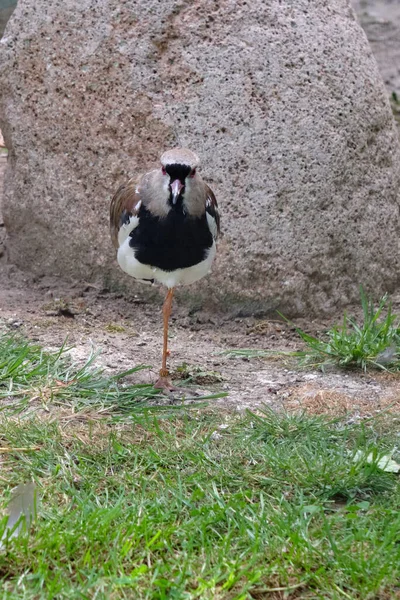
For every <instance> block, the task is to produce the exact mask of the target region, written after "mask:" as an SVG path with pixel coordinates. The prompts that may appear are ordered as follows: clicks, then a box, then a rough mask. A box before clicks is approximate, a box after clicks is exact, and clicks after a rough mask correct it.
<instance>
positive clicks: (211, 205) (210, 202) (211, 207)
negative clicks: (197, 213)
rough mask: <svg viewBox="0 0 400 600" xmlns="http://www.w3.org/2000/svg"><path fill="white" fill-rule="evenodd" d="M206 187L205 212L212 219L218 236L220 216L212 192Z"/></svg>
mask: <svg viewBox="0 0 400 600" xmlns="http://www.w3.org/2000/svg"><path fill="white" fill-rule="evenodd" d="M205 185H206V190H207V199H206V211H207V212H208V213H209V214H210V215H211V216H212V217H213V219H214V220H215V224H216V226H217V233H218V235H219V234H220V233H221V229H220V216H219V211H218V204H217V199H216V198H215V195H214V192H213V191H212V189H211V188H210V186H208V185H207V184H205Z"/></svg>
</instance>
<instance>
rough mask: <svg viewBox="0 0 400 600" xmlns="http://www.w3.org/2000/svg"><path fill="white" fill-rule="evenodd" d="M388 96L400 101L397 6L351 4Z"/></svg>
mask: <svg viewBox="0 0 400 600" xmlns="http://www.w3.org/2000/svg"><path fill="white" fill-rule="evenodd" d="M352 5H353V7H354V10H355V11H356V13H357V16H358V18H359V20H360V23H361V25H362V27H363V29H364V30H365V33H366V34H367V37H368V41H369V43H370V44H371V48H372V51H373V53H374V56H375V58H376V60H377V62H378V66H379V70H380V72H381V74H382V77H383V80H384V82H385V85H386V88H387V90H388V91H389V94H392V93H393V92H395V93H396V94H397V96H398V97H399V99H400V2H399V1H398V0H352Z"/></svg>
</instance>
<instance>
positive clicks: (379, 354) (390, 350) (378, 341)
mask: <svg viewBox="0 0 400 600" xmlns="http://www.w3.org/2000/svg"><path fill="white" fill-rule="evenodd" d="M361 308H362V319H361V321H359V320H358V319H356V318H355V317H349V316H347V314H345V315H344V316H343V319H342V323H341V324H340V325H335V326H334V327H331V328H330V329H329V330H328V331H327V332H326V333H325V334H322V335H320V336H319V337H315V336H312V335H309V334H308V333H306V332H305V331H303V330H302V329H300V328H298V327H295V329H296V331H297V333H298V335H299V337H300V338H301V340H302V341H303V342H304V344H305V346H306V348H305V349H304V350H298V351H293V352H282V351H279V350H264V349H256V348H239V349H234V350H228V351H227V352H226V354H227V355H228V356H231V357H232V358H247V359H249V360H250V359H253V358H272V357H275V358H276V357H278V356H279V357H286V358H290V357H292V358H296V359H297V360H298V361H299V362H300V364H301V365H303V366H304V365H306V366H314V367H320V368H322V369H324V368H325V367H328V366H332V365H334V366H337V367H342V368H354V369H362V370H363V371H366V370H367V369H371V368H373V369H384V370H387V371H392V372H395V371H400V318H399V316H398V315H396V314H393V312H392V305H391V302H390V301H389V299H388V297H387V295H385V296H383V297H382V298H381V299H380V300H379V302H378V305H377V306H374V303H373V301H372V300H371V299H370V298H368V297H367V296H366V294H365V293H364V291H363V289H362V288H361ZM281 316H282V315H281ZM283 318H284V317H283Z"/></svg>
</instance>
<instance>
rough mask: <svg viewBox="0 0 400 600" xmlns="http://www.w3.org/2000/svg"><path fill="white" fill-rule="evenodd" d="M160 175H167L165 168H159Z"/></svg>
mask: <svg viewBox="0 0 400 600" xmlns="http://www.w3.org/2000/svg"><path fill="white" fill-rule="evenodd" d="M161 173H162V174H163V175H166V174H167V171H166V168H165V167H161Z"/></svg>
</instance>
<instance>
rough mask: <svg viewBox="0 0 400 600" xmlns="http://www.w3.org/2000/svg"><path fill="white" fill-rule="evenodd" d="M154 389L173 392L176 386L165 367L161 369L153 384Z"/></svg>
mask: <svg viewBox="0 0 400 600" xmlns="http://www.w3.org/2000/svg"><path fill="white" fill-rule="evenodd" d="M154 387H155V388H156V390H163V391H164V392H175V391H176V389H177V388H176V387H175V386H174V385H173V383H172V381H171V378H170V376H169V372H168V371H167V370H166V369H161V371H160V377H159V378H158V379H157V381H156V382H155V384H154Z"/></svg>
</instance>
